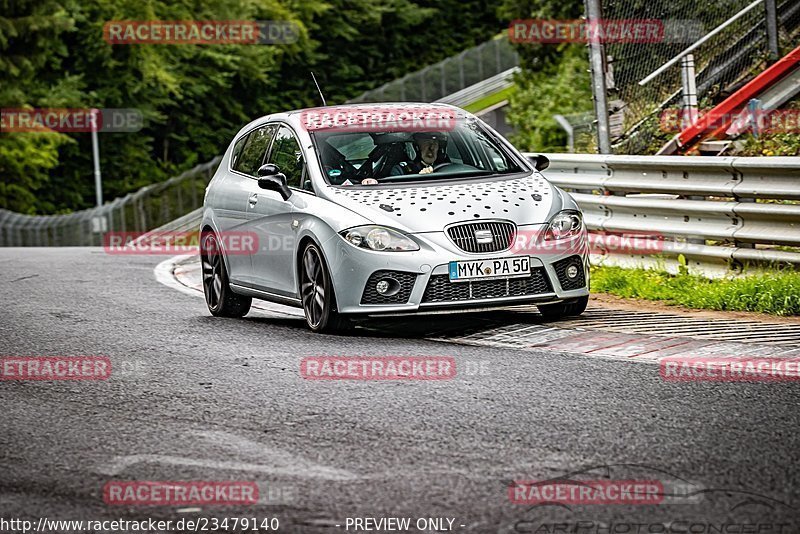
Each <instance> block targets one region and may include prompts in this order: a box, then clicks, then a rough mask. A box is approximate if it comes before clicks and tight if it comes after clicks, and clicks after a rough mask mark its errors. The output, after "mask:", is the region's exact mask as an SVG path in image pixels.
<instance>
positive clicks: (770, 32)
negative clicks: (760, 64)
mask: <svg viewBox="0 0 800 534" xmlns="http://www.w3.org/2000/svg"><path fill="white" fill-rule="evenodd" d="M764 7H765V8H766V26H767V53H768V54H769V62H770V63H773V62H775V61H778V58H780V50H779V49H778V10H777V9H776V7H775V0H764Z"/></svg>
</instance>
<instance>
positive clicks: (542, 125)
mask: <svg viewBox="0 0 800 534" xmlns="http://www.w3.org/2000/svg"><path fill="white" fill-rule="evenodd" d="M498 12H499V14H500V16H501V17H502V18H503V19H505V20H516V19H559V20H576V19H579V18H580V17H581V16H583V14H584V6H583V0H504V1H503V3H502V4H501V6H500V8H499V9H498ZM516 50H517V52H518V53H519V55H520V64H521V67H522V72H521V73H520V74H519V75H517V77H516V84H517V88H518V90H517V91H516V92H515V93H514V94H513V95H512V97H511V99H510V101H509V104H510V106H509V111H508V115H507V116H508V120H509V122H510V123H511V125H512V126H513V127H514V129H515V130H516V132H517V134H516V136H515V137H514V138H512V141H513V142H514V143H515V144H516V146H518V147H519V148H521V149H523V150H530V151H534V152H545V151H552V152H562V151H564V150H565V147H566V145H567V135H566V132H564V130H563V129H562V128H561V127H560V126H558V123H557V122H556V121H555V119H553V115H556V114H562V115H567V114H571V113H578V112H582V111H591V110H592V90H591V84H590V82H591V80H590V77H589V72H588V71H589V55H588V52H587V50H586V46H585V45H583V44H571V45H570V44H561V45H554V44H537V43H519V44H517V45H516ZM581 141H582V139H578V140H576V145H577V144H580V142H581Z"/></svg>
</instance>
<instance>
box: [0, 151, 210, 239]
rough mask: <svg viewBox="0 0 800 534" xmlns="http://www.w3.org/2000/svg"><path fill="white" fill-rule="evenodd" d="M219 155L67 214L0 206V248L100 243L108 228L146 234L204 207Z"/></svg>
mask: <svg viewBox="0 0 800 534" xmlns="http://www.w3.org/2000/svg"><path fill="white" fill-rule="evenodd" d="M220 159H221V158H220V157H219V156H218V157H216V158H214V159H213V160H211V161H209V162H208V163H203V164H201V165H197V166H196V167H194V168H192V169H190V170H188V171H186V172H184V173H182V174H180V175H178V176H175V177H173V178H170V179H169V180H166V181H164V182H159V183H156V184H151V185H148V186H145V187H143V188H142V189H140V190H138V191H136V192H135V193H130V194H128V195H125V196H124V197H119V198H117V199H115V200H114V201H112V202H109V203H106V204H104V205H103V206H100V207H97V208H92V209H88V210H82V211H76V212H75V213H70V214H67V215H23V214H21V213H15V212H12V211H8V210H0V246H3V247H31V246H33V247H48V246H99V245H102V244H103V235H104V234H105V233H107V232H147V231H149V230H152V229H154V228H157V227H159V226H162V225H164V224H167V223H169V222H170V221H173V220H175V219H177V218H178V217H181V216H183V215H186V213H187V212H189V211H191V210H195V209H197V208H199V207H201V206H202V205H203V195H204V192H205V188H206V185H207V184H208V182H209V181H210V180H211V177H212V176H214V172H215V171H216V168H217V165H218V164H219V161H220Z"/></svg>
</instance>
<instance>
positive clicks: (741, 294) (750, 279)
mask: <svg viewBox="0 0 800 534" xmlns="http://www.w3.org/2000/svg"><path fill="white" fill-rule="evenodd" d="M591 289H592V291H596V292H602V293H611V294H613V295H617V296H620V297H626V298H639V299H646V300H660V301H664V302H666V303H667V304H675V305H681V306H686V307H689V308H699V309H708V310H728V311H750V312H761V313H769V314H773V315H800V273H798V272H794V271H775V272H770V273H764V274H753V275H750V276H739V277H737V278H724V279H719V280H713V279H708V278H704V277H701V276H696V275H691V274H688V273H687V272H685V271H682V272H681V273H680V274H678V275H672V274H669V273H667V272H664V271H656V270H644V269H623V268H621V267H608V266H593V267H592V278H591Z"/></svg>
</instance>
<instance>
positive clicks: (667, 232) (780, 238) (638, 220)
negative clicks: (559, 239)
mask: <svg viewBox="0 0 800 534" xmlns="http://www.w3.org/2000/svg"><path fill="white" fill-rule="evenodd" d="M528 156H530V154H528ZM547 157H548V158H550V167H549V168H548V169H547V170H546V171H545V175H546V176H547V178H548V179H549V180H551V181H552V182H553V183H555V184H556V185H558V186H559V187H562V188H564V189H566V190H568V191H571V194H572V195H573V197H574V198H575V200H576V201H577V202H578V204H579V205H580V206H581V209H582V210H583V211H584V216H585V220H586V224H587V226H588V227H589V229H590V230H597V231H607V232H614V233H630V234H636V233H637V232H638V233H640V234H646V235H648V236H650V237H654V238H658V239H663V251H662V252H661V254H663V256H665V257H671V258H675V257H677V256H678V255H679V254H682V255H683V256H684V257H685V258H686V260H687V261H689V262H693V263H694V264H695V265H697V266H699V267H703V266H708V265H709V264H714V265H716V266H723V264H726V263H727V264H728V265H729V266H733V267H738V266H740V265H741V264H745V263H775V264H793V265H800V252H795V251H792V250H781V249H780V247H800V204H792V203H785V202H784V201H789V200H793V201H797V200H800V158H794V157H772V158H735V157H727V158H725V157H680V156H606V155H594V154H547ZM639 259H646V258H645V257H644V256H639Z"/></svg>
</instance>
